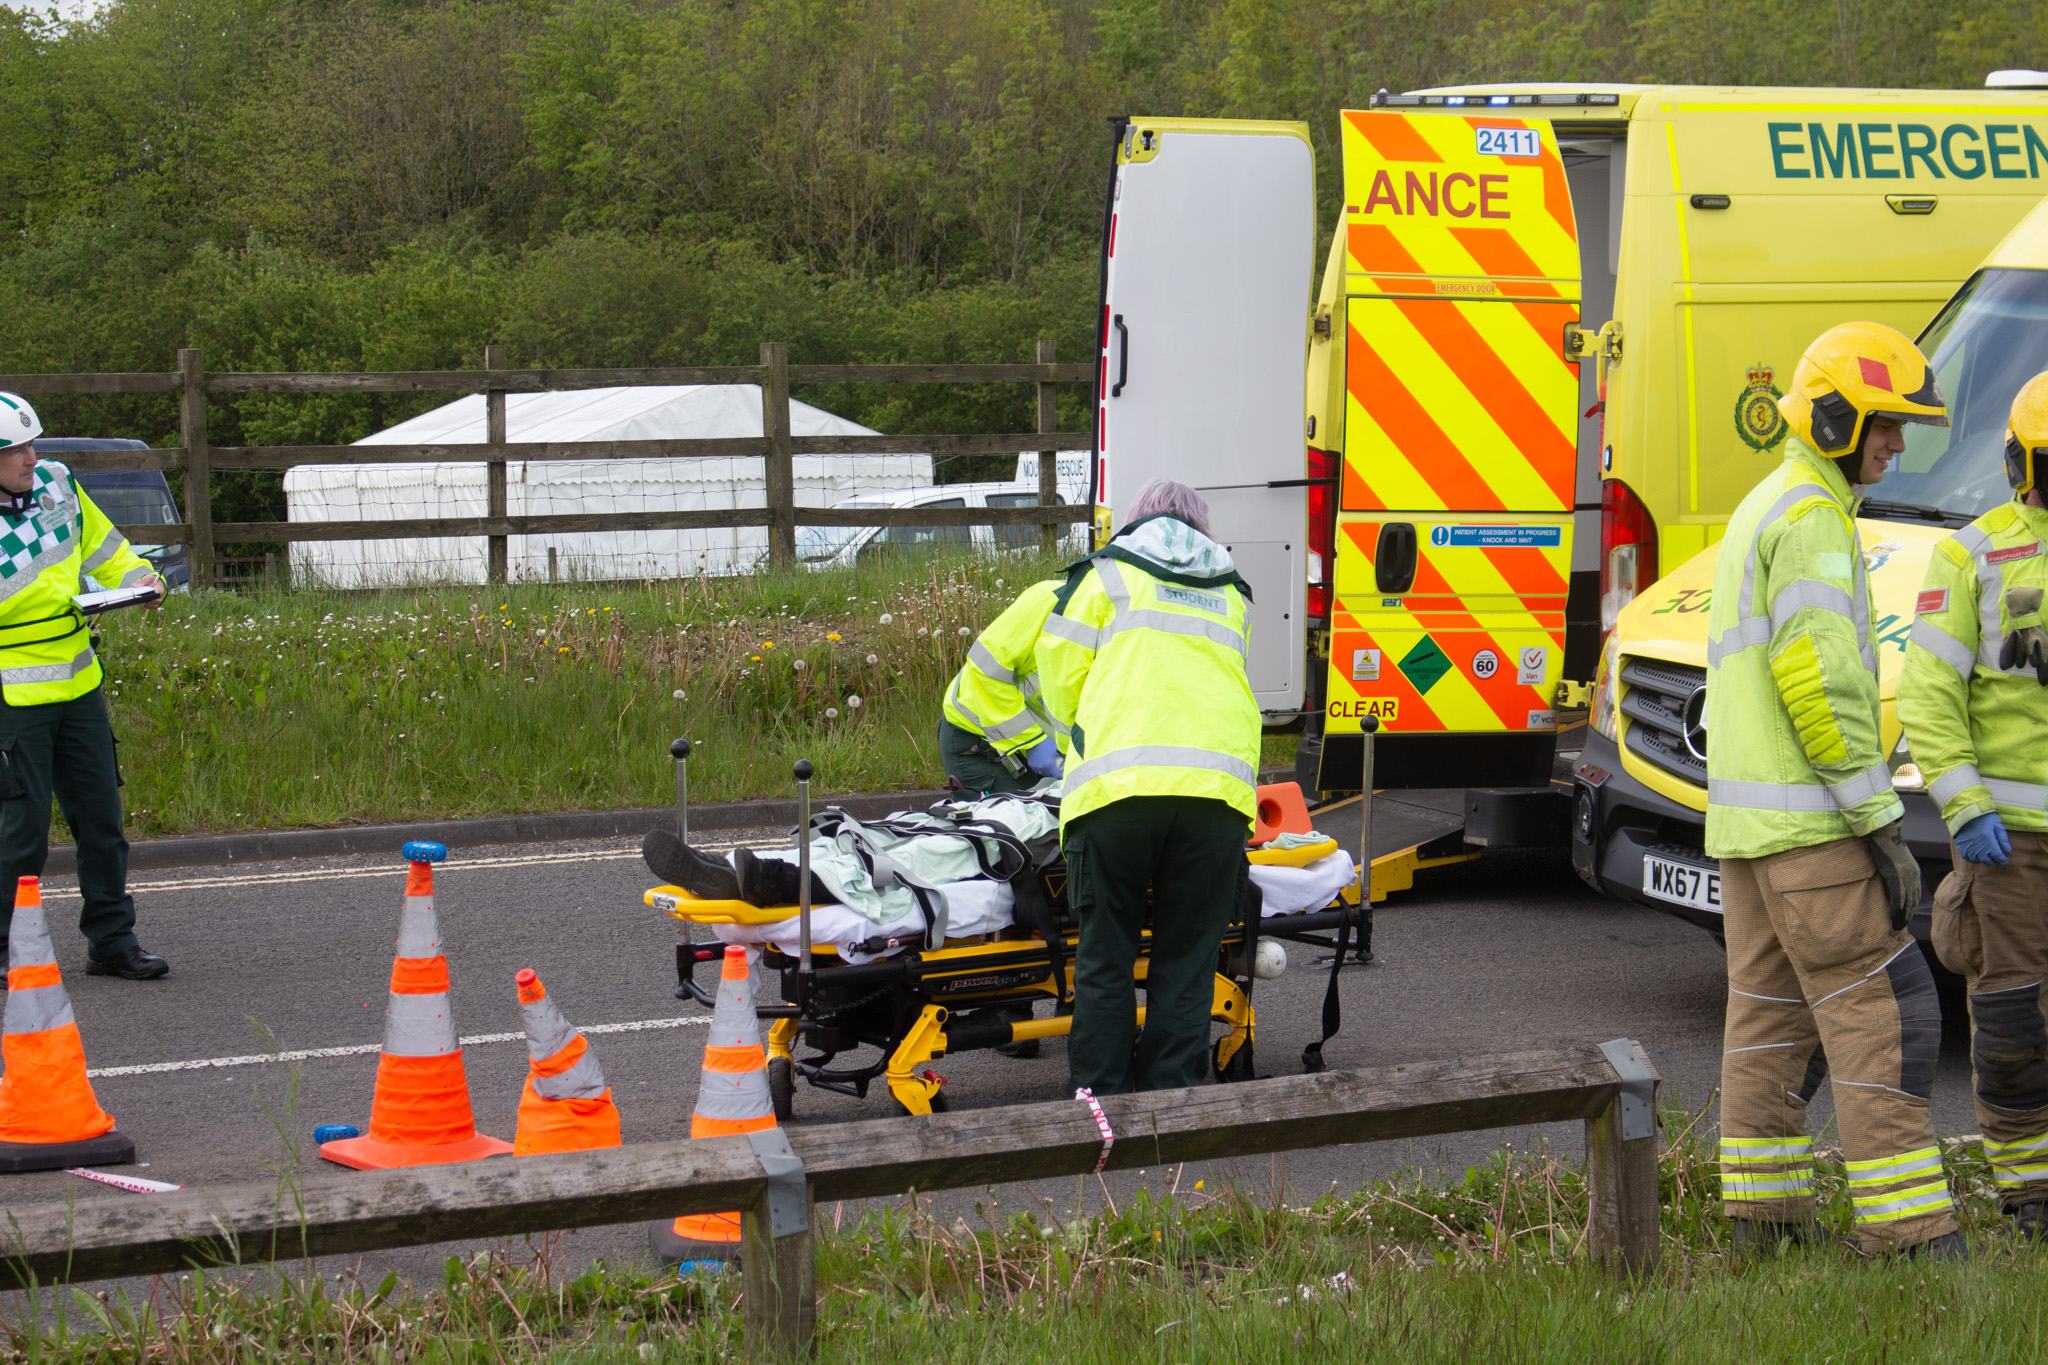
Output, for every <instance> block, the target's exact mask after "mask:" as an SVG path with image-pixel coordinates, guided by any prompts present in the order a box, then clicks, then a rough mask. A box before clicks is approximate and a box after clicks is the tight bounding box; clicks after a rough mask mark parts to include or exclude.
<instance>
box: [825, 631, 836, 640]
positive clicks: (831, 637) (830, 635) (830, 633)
mask: <svg viewBox="0 0 2048 1365" xmlns="http://www.w3.org/2000/svg"><path fill="white" fill-rule="evenodd" d="M825 638H826V639H828V640H836V639H838V638H839V632H838V631H836V630H832V631H827V632H826V633H825Z"/></svg>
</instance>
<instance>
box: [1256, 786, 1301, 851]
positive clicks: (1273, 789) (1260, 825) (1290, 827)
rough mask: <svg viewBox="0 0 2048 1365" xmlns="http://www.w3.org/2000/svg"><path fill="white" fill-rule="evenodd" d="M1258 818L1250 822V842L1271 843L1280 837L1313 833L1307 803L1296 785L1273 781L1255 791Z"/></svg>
mask: <svg viewBox="0 0 2048 1365" xmlns="http://www.w3.org/2000/svg"><path fill="white" fill-rule="evenodd" d="M1258 811H1259V814H1258V818H1257V819H1256V820H1255V821H1254V822H1253V825H1254V828H1253V830H1252V840H1251V841H1252V842H1253V843H1255V844H1265V843H1271V842H1272V841H1273V840H1275V839H1277V838H1279V837H1280V836H1281V835H1283V834H1314V833H1315V832H1316V827H1315V824H1314V823H1313V822H1312V821H1310V819H1309V818H1308V801H1307V800H1306V799H1305V798H1303V796H1302V794H1301V784H1300V783H1298V782H1275V783H1274V784H1273V785H1272V786H1270V787H1261V788H1259V804H1258Z"/></svg>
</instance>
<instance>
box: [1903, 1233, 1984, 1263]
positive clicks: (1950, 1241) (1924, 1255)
mask: <svg viewBox="0 0 2048 1365" xmlns="http://www.w3.org/2000/svg"><path fill="white" fill-rule="evenodd" d="M1906 1254H1907V1255H1908V1256H1911V1257H1912V1258H1913V1259H1914V1260H1916V1261H1952V1262H1955V1263H1957V1264H1961V1263H1963V1262H1965V1261H1968V1260H1969V1259H1970V1244H1969V1243H1968V1242H1966V1241H1964V1240H1963V1234H1962V1233H1960V1232H1944V1233H1942V1234H1941V1236H1939V1237H1930V1238H1929V1239H1927V1240H1926V1241H1924V1242H1922V1243H1920V1244H1919V1245H1918V1246H1914V1247H1909V1248H1907V1250H1906Z"/></svg>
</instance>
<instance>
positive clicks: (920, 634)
mask: <svg viewBox="0 0 2048 1365" xmlns="http://www.w3.org/2000/svg"><path fill="white" fill-rule="evenodd" d="M929 634H931V631H930V629H928V628H927V627H925V626H919V627H918V628H917V638H918V639H920V640H922V639H923V638H924V637H925V636H927V635H929Z"/></svg>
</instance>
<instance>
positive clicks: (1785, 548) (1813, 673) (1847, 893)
mask: <svg viewBox="0 0 2048 1365" xmlns="http://www.w3.org/2000/svg"><path fill="white" fill-rule="evenodd" d="M1779 410H1780V411H1781V412H1782V413H1783V414H1784V417H1785V420H1786V422H1787V423H1789V424H1790V426H1791V435H1790V436H1789V437H1788V438H1787V440H1786V447H1785V458H1784V462H1783V463H1782V464H1781V465H1779V467H1778V468H1777V469H1775V470H1773V471H1772V472H1771V473H1770V474H1769V475H1767V476H1766V477H1765V478H1764V479H1763V481H1762V482H1761V483H1759V484H1757V486H1756V487H1755V488H1754V489H1752V490H1751V491H1750V493H1749V495H1748V496H1747V497H1745V498H1744V499H1743V501H1742V504H1741V506H1740V507H1738V508H1737V509H1736V511H1735V515H1734V516H1733V518H1732V519H1731V520H1730V521H1729V524H1728V530H1727V536H1726V539H1725V540H1724V541H1723V543H1722V547H1721V554H1720V558H1719V561H1718V562H1717V564H1716V566H1715V570H1714V590H1713V598H1712V606H1711V608H1710V613H1711V614H1710V616H1709V620H1708V627H1707V641H1708V644H1707V691H1706V715H1705V723H1706V730H1707V829H1706V851H1707V852H1708V853H1709V854H1710V855H1712V856H1714V857H1717V858H1719V859H1720V861H1721V896H1722V906H1723V910H1724V913H1725V918H1726V923H1725V931H1726V935H1727V945H1728V1014H1727V1023H1726V1030H1725V1037H1724V1052H1723V1056H1722V1062H1721V1193H1722V1201H1723V1203H1722V1207H1723V1211H1724V1212H1725V1213H1726V1214H1727V1215H1728V1216H1729V1217H1730V1218H1732V1219H1734V1220H1735V1223H1734V1233H1735V1241H1736V1245H1737V1246H1738V1247H1739V1248H1757V1247H1761V1246H1766V1245H1775V1244H1776V1243H1777V1242H1778V1241H1779V1240H1780V1239H1782V1238H1790V1239H1793V1240H1805V1239H1806V1238H1807V1237H1808V1236H1809V1235H1810V1233H1811V1230H1812V1221H1813V1210H1814V1198H1813V1142H1812V1139H1811V1137H1810V1136H1809V1135H1808V1133H1807V1127H1806V1109H1807V1104H1808V1102H1809V1101H1810V1100H1811V1099H1812V1098H1813V1096H1814V1095H1815V1093H1817V1091H1818V1090H1819V1088H1820V1083H1821V1081H1822V1080H1823V1079H1826V1078H1827V1077H1828V1076H1829V1075H1830V1073H1832V1076H1833V1091H1834V1099H1835V1111H1836V1114H1837V1117H1838V1119H1839V1123H1840V1129H1841V1137H1842V1150H1843V1154H1844V1156H1845V1157H1846V1158H1847V1164H1848V1177H1849V1194H1850V1196H1851V1200H1852V1202H1853V1204H1854V1207H1855V1214H1856V1227H1857V1231H1858V1233H1859V1234H1860V1237H1861V1239H1862V1242H1863V1245H1864V1247H1865V1249H1866V1250H1869V1251H1872V1252H1880V1251H1891V1252H1896V1251H1904V1250H1913V1251H1915V1252H1919V1251H1923V1250H1924V1251H1926V1252H1927V1253H1929V1254H1931V1255H1934V1256H1936V1257H1939V1258H1943V1259H1948V1258H1961V1257H1963V1256H1966V1255H1967V1254H1968V1253H1967V1248H1966V1247H1965V1246H1964V1243H1963V1240H1962V1236H1961V1234H1960V1233H1959V1232H1958V1231H1957V1230H1956V1220H1955V1213H1954V1209H1953V1207H1952V1205H1951V1201H1950V1198H1949V1192H1948V1181H1947V1179H1946V1177H1945V1176H1944V1174H1943V1171H1942V1160H1941V1149H1940V1147H1939V1146H1938V1145H1937V1144H1936V1142H1935V1137H1934V1120H1933V1114H1932V1105H1931V1101H1932V1098H1933V1088H1934V1069H1935V1061H1936V1058H1937V1055H1938V1053H1939V1051H1940V1046H1941V1005H1940V1002H1939V1000H1938V999H1937V997H1936V995H1935V989H1934V978H1933V976H1932V974H1931V973H1930V972H1929V970H1928V966H1927V962H1926V959H1925V958H1924V957H1923V956H1922V955H1921V953H1920V950H1919V948H1918V946H1917V945H1916V944H1915V943H1914V942H1913V938H1912V936H1911V934H1910V933H1908V931H1907V924H1908V922H1909V921H1910V920H1911V918H1912V915H1913V912H1914V910H1915V909H1916V908H1917V907H1918V905H1919V902H1920V871H1919V865H1918V864H1917V863H1916V862H1915V861H1914V859H1913V855H1912V853H1911V851H1910V850H1909V849H1908V848H1907V847H1906V841H1905V837H1904V834H1903V831H1902V822H1903V820H1904V815H1905V810H1904V807H1903V806H1902V804H1901V803H1900V800H1899V798H1898V795H1897V794H1896V793H1895V792H1894V791H1893V788H1892V782H1891V774H1890V772H1889V770H1888V768H1887V766H1886V763H1885V754H1884V751H1883V747H1882V744H1881V741H1880V738H1879V705H1878V685H1877V654H1876V650H1875V648H1874V644H1873V640H1872V638H1871V624H1870V585H1869V576H1868V573H1867V571H1866V570H1865V567H1864V561H1863V553H1862V547H1861V544H1860V542H1859V540H1858V537H1857V530H1856V521H1855V517H1856V509H1857V506H1858V503H1859V502H1860V500H1861V497H1862V490H1863V489H1864V488H1867V487H1868V486H1869V485H1871V484H1874V483H1877V482H1878V481H1879V480H1881V479H1883V478H1884V476H1885V473H1886V471H1887V470H1888V469H1889V467H1890V465H1891V462H1892V461H1893V460H1894V459H1895V458H1896V457H1897V456H1898V455H1899V453H1900V452H1901V451H1903V450H1904V449H1905V437H1904V424H1905V423H1908V422H1924V423H1930V424H1932V425H1936V426H1946V425H1948V411H1947V407H1946V405H1945V404H1944V402H1943V401H1942V396H1941V393H1940V390H1939V389H1938V388H1937V386H1936V385H1935V382H1934V373H1933V370H1932V369H1931V368H1930V367H1929V366H1928V364H1927V360H1926V358H1925V357H1924V356H1922V355H1921V353H1920V351H1919V349H1918V348H1917V347H1915V346H1914V344H1913V343H1912V342H1911V341H1910V340H1908V339H1907V338H1906V336H1905V335H1904V334H1903V333H1901V332H1899V331H1896V330H1895V329H1893V328H1890V327H1886V326H1883V325H1881V324H1878V323H1872V322H1852V323H1845V324H1843V325H1841V326H1839V327H1835V328H1832V329H1830V330H1829V331H1827V332H1825V333H1823V334H1822V335H1821V336H1820V337H1819V338H1818V339H1816V340H1815V341H1814V342H1813V344H1812V345H1810V346H1809V347H1807V349H1806V354H1805V355H1803V356H1801V357H1800V360H1799V366H1798V369H1797V370H1796V371H1795V373H1794V375H1793V379H1792V385H1791V391H1790V392H1789V393H1788V394H1787V395H1786V396H1785V397H1784V398H1783V399H1782V400H1781V401H1780V403H1779Z"/></svg>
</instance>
